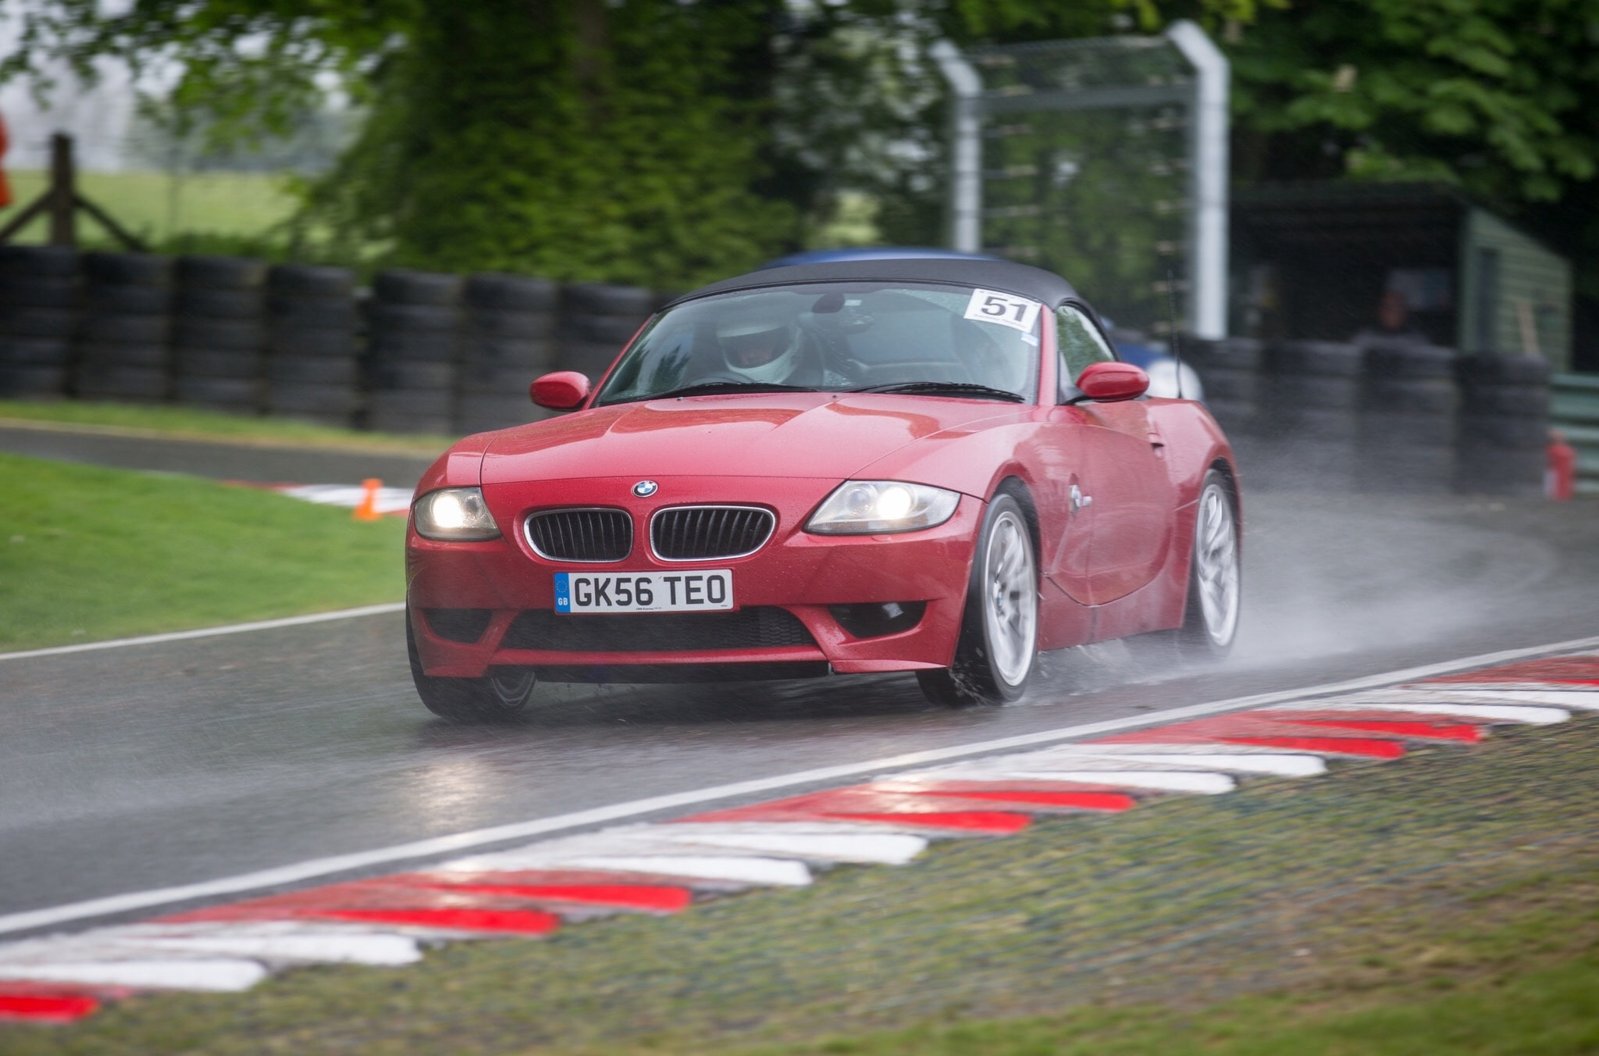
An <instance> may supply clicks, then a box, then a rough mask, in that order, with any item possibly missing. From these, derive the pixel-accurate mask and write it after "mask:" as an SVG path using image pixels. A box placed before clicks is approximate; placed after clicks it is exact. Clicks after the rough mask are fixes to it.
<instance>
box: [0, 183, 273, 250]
mask: <svg viewBox="0 0 1599 1056" xmlns="http://www.w3.org/2000/svg"><path fill="white" fill-rule="evenodd" d="M9 177H10V180H11V194H12V198H13V200H14V201H15V202H16V205H17V207H21V206H24V205H27V204H28V203H29V202H32V201H33V200H34V198H36V197H37V196H38V195H39V194H40V193H41V192H42V191H43V190H44V189H45V186H46V183H47V180H48V175H47V174H46V173H44V172H42V171H39V170H28V169H24V170H19V171H15V172H12V173H10V174H9ZM78 190H79V192H80V193H82V194H84V195H85V196H86V197H88V199H89V200H90V201H92V202H94V204H96V205H98V206H99V207H100V208H102V209H104V210H105V211H106V212H108V213H110V214H111V218H112V219H113V220H115V221H116V222H117V223H119V224H121V225H122V226H123V227H124V228H126V229H127V230H128V231H129V232H131V233H133V234H135V235H137V236H139V237H140V238H143V239H145V240H147V241H165V240H169V239H172V238H174V237H175V236H179V235H182V234H185V233H191V232H204V233H207V234H211V235H221V236H238V237H244V238H255V237H258V236H261V235H263V234H264V233H265V232H266V231H268V230H269V229H270V228H272V227H273V226H274V225H276V224H280V223H282V222H283V221H284V220H287V219H288V218H289V216H290V215H291V214H292V213H293V212H294V210H295V208H296V204H297V203H296V200H295V198H294V196H293V194H291V193H290V191H289V190H288V188H287V185H286V182H285V179H284V177H283V176H281V175H278V174H275V173H251V172H202V173H189V174H185V175H178V176H174V175H172V174H170V173H165V172H147V171H131V172H80V173H79V174H78ZM46 231H47V225H46V220H45V219H44V218H43V217H40V218H39V219H37V220H34V221H32V222H31V223H29V224H27V225H26V226H24V227H23V229H22V231H21V232H20V233H19V234H18V236H17V237H16V239H15V241H16V242H18V243H23V244H36V243H39V242H43V241H45V237H46ZM78 231H79V238H80V240H81V241H82V243H83V244H84V245H85V246H87V247H89V248H105V247H114V248H118V249H120V248H121V246H120V245H119V244H117V243H116V242H115V240H114V238H113V237H112V236H111V235H110V234H109V233H107V232H105V230H104V229H103V228H101V227H100V225H99V224H98V223H97V222H96V221H95V220H93V219H91V218H89V217H88V216H87V215H84V214H80V219H79V222H78Z"/></svg>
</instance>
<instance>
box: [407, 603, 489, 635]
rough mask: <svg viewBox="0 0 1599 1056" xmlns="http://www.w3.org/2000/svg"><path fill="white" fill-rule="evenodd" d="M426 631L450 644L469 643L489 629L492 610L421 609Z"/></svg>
mask: <svg viewBox="0 0 1599 1056" xmlns="http://www.w3.org/2000/svg"><path fill="white" fill-rule="evenodd" d="M422 615H423V616H424V617H426V619H427V621H428V630H430V631H432V632H433V633H434V634H436V635H438V636H439V637H440V638H443V639H445V640H446V641H451V642H466V643H471V642H475V641H477V640H478V639H479V638H481V637H483V632H484V631H486V630H488V629H489V620H490V619H492V618H493V616H494V610H493V609H423V610H422Z"/></svg>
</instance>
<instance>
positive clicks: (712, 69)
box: [0, 0, 796, 287]
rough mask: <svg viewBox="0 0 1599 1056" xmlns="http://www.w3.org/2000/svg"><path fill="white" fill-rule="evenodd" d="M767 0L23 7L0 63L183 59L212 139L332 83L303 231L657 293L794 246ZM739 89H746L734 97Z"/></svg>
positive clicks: (233, 0) (410, 256)
mask: <svg viewBox="0 0 1599 1056" xmlns="http://www.w3.org/2000/svg"><path fill="white" fill-rule="evenodd" d="M777 6H778V3H777V0H770V2H767V3H748V2H738V0H701V2H698V3H692V4H679V3H676V2H673V0H621V2H618V3H607V4H599V3H589V2H587V0H545V2H539V3H529V2H528V0H480V2H475V3H472V4H438V3H429V2H426V0H319V2H317V3H313V4H288V3H282V2H280V0H189V2H186V3H178V4H173V3H168V2H165V0H135V3H134V4H133V5H132V6H131V7H130V8H129V9H127V11H126V12H124V13H123V14H120V15H116V16H109V17H106V16H102V15H100V13H99V12H98V4H97V3H96V0H40V2H39V3H38V4H36V5H35V6H33V7H31V8H29V9H28V10H27V11H26V12H25V13H24V14H23V15H22V16H21V29H22V34H21V37H22V47H21V49H20V50H19V51H18V52H17V53H16V54H14V55H12V56H10V57H9V58H8V59H7V60H6V62H5V64H4V65H3V66H0V74H12V75H17V74H28V73H33V74H35V75H37V74H38V73H39V71H40V70H41V69H42V68H43V63H42V60H43V58H45V57H47V56H69V57H71V58H73V59H74V60H75V61H76V62H78V64H79V66H80V69H83V70H84V71H85V72H88V71H89V69H90V67H89V65H88V62H89V59H90V58H92V57H93V56H98V55H110V56H116V57H120V58H123V59H125V60H127V61H129V62H130V63H132V64H133V65H134V66H135V68H143V69H147V70H148V69H150V68H152V67H154V66H157V65H158V64H159V63H161V62H163V61H170V62H172V63H174V64H177V66H178V68H179V69H181V76H180V77H179V79H178V81H177V84H176V87H175V88H174V90H173V93H172V98H173V100H174V101H175V102H176V103H177V104H178V105H179V106H180V107H184V106H188V107H193V108H195V109H199V110H203V111H204V112H205V113H206V121H205V122H204V123H203V125H204V127H207V128H209V129H212V130H214V131H216V132H217V133H218V134H219V135H224V136H225V135H226V134H228V133H230V132H231V133H233V134H246V133H248V132H250V131H253V130H260V129H267V130H274V129H282V128H284V127H285V126H287V125H288V124H289V123H290V122H291V121H292V120H293V118H294V116H295V115H296V114H299V113H304V112H308V111H309V110H311V109H313V108H312V107H311V106H310V104H311V102H312V101H313V100H316V99H318V98H320V96H321V94H322V93H323V92H325V91H326V90H327V88H326V83H325V82H326V81H327V80H328V79H329V78H330V77H333V78H337V79H338V82H339V84H340V86H341V87H342V88H343V90H345V91H347V92H349V93H350V94H351V95H352V96H353V97H354V98H355V99H356V100H358V101H360V102H363V103H364V104H365V105H366V107H367V109H368V113H369V118H368V121H367V124H366V126H365V129H364V131H363V133H362V135H361V136H360V138H359V139H358V140H357V142H356V143H355V144H354V146H353V147H352V148H351V149H350V151H349V152H347V153H346V154H345V155H344V156H343V157H342V158H341V159H340V162H339V164H338V166H337V167H336V168H335V170H334V171H333V172H332V173H331V174H329V175H328V176H327V177H325V178H323V179H320V180H318V181H316V182H315V183H313V184H312V185H311V187H310V190H309V194H308V199H307V208H306V211H305V213H304V215H303V217H302V223H301V231H302V232H303V233H305V234H306V236H307V237H311V236H312V235H313V234H314V235H316V237H322V234H323V233H327V232H331V236H332V237H333V238H334V240H335V243H336V247H337V248H338V249H339V250H341V251H342V253H343V254H344V255H346V256H354V255H356V254H361V255H364V256H367V257H369V258H371V257H373V256H374V254H375V255H376V259H377V260H379V261H381V262H385V263H399V264H408V265H413V266H418V267H431V268H438V269H455V270H486V269H506V270H517V271H523V272H530V273H535V274H541V275H546V276H549V277H552V278H557V279H570V280H578V279H606V280H610V281H619V282H631V283H638V284H643V285H651V286H656V287H671V286H678V285H686V284H690V283H695V282H698V281H701V280H704V279H708V278H711V277H716V276H719V275H721V274H725V273H726V271H728V270H731V269H736V268H740V267H747V266H751V265H753V264H755V263H757V262H758V261H759V260H761V259H762V258H763V257H765V256H768V255H772V254H773V253H775V252H778V251H780V250H782V249H784V248H786V247H788V246H789V245H791V244H792V243H793V241H794V230H795V224H796V218H795V212H794V210H793V209H792V208H790V207H789V206H788V205H787V204H786V203H785V202H782V201H777V200H769V199H765V198H762V197H761V196H760V195H759V194H757V193H756V191H755V190H754V188H755V187H756V185H757V184H758V182H759V181H760V179H761V178H762V176H763V175H764V170H763V165H764V159H765V157H766V152H765V151H764V149H763V148H764V139H763V134H762V131H761V120H762V118H763V116H764V106H765V100H766V95H767V94H769V93H765V92H763V91H762V90H761V84H760V81H761V79H762V78H763V77H764V76H766V75H765V72H764V71H765V70H766V68H767V66H768V65H769V64H768V63H767V62H766V61H765V57H766V54H767V47H768V40H769V38H770V36H771V32H772V30H771V20H772V18H773V17H774V13H775V11H776V9H777ZM751 84H754V85H755V89H756V90H753V91H752V90H751V89H750V86H751Z"/></svg>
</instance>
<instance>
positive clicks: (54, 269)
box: [0, 246, 80, 398]
mask: <svg viewBox="0 0 1599 1056" xmlns="http://www.w3.org/2000/svg"><path fill="white" fill-rule="evenodd" d="M0 288H3V289H4V291H5V295H4V297H3V298H0V398H4V397H23V398H29V397H35V398H49V397H53V396H64V395H66V394H67V391H68V385H69V383H70V381H71V376H72V375H71V367H72V335H73V333H74V332H75V331H76V330H77V326H78V307H79V292H80V291H79V287H78V253H77V251H76V250H73V249H67V248H64V247H56V246H0Z"/></svg>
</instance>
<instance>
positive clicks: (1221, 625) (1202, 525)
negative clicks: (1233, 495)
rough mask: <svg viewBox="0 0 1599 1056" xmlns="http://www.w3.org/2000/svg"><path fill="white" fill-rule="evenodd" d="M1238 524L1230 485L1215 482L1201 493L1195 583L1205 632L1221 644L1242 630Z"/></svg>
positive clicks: (1216, 643)
mask: <svg viewBox="0 0 1599 1056" xmlns="http://www.w3.org/2000/svg"><path fill="white" fill-rule="evenodd" d="M1238 581H1239V575H1238V525H1237V523H1236V521H1235V520H1234V518H1233V504H1232V500H1231V499H1230V498H1228V495H1227V489H1226V488H1225V487H1223V486H1222V485H1220V484H1216V483H1212V484H1210V485H1208V486H1207V487H1206V488H1205V492H1204V494H1203V495H1201V496H1200V497H1199V520H1198V523H1197V524H1196V525H1195V529H1194V583H1195V584H1196V586H1197V587H1198V593H1199V606H1200V610H1201V612H1202V614H1203V616H1204V628H1205V634H1206V636H1207V637H1208V638H1209V639H1210V641H1211V642H1212V643H1213V644H1215V645H1218V646H1225V645H1227V644H1229V643H1230V642H1231V641H1232V640H1233V635H1234V633H1236V632H1237V630H1238V596H1239V590H1238Z"/></svg>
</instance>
